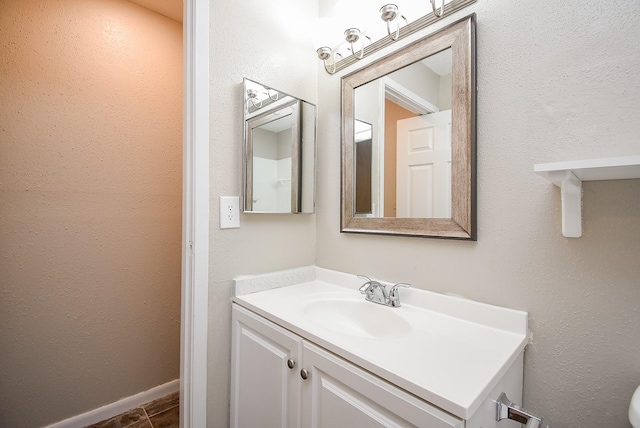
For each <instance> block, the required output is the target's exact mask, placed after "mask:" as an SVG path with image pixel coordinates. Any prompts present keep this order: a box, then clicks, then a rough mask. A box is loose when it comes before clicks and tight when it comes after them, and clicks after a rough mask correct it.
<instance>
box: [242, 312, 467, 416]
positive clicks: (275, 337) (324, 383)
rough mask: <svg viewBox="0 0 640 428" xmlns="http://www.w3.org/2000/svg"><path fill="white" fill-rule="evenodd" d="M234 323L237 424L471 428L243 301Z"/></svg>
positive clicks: (399, 362) (400, 362)
mask: <svg viewBox="0 0 640 428" xmlns="http://www.w3.org/2000/svg"><path fill="white" fill-rule="evenodd" d="M232 322H233V330H232V363H231V366H232V377H231V426H232V427H236V428H252V427H291V428H295V427H317V428H320V427H327V428H329V427H331V428H341V427H344V428H355V427H411V426H416V427H428V428H452V427H457V428H463V427H464V426H465V424H464V421H463V420H461V419H459V418H457V417H454V416H452V415H450V414H449V413H446V412H444V411H442V410H440V409H438V408H437V407H434V406H432V405H431V404H429V403H427V402H426V401H424V400H421V399H419V398H417V397H415V396H414V395H411V394H409V393H407V392H406V391H404V390H402V389H400V388H398V387H396V386H394V385H393V384H391V383H389V382H387V381H385V380H383V379H381V378H379V377H377V376H375V375H373V374H371V373H369V372H368V371H366V370H363V369H361V368H359V367H358V366H356V365H354V364H352V363H350V362H348V361H346V360H345V359H343V358H341V357H338V356H336V355H335V354H332V353H330V352H328V351H327V350H325V349H323V348H321V347H319V346H317V345H315V344H313V343H312V342H310V341H307V340H305V339H303V338H301V337H300V336H298V335H296V334H293V333H291V332H290V331H288V330H286V329H284V328H282V327H280V326H278V325H276V324H274V323H273V322H271V321H268V320H266V319H265V318H263V317H261V316H259V315H257V314H255V313H253V312H251V311H249V310H247V309H245V308H242V307H240V306H239V305H237V304H233V311H232ZM397 363H398V364H402V361H398V362H397ZM303 377H305V378H306V379H303Z"/></svg>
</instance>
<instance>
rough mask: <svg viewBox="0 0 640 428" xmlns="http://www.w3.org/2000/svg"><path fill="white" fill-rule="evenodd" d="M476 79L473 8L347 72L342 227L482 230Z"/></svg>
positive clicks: (407, 231)
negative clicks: (477, 177)
mask: <svg viewBox="0 0 640 428" xmlns="http://www.w3.org/2000/svg"><path fill="white" fill-rule="evenodd" d="M475 88H476V73H475V15H471V16H468V17H466V18H464V19H462V20H460V21H458V22H455V23H454V24H451V25H449V26H448V27H446V28H444V29H442V30H440V31H438V32H437V33H435V34H432V35H429V36H427V37H424V38H422V39H420V40H418V41H416V42H414V43H412V44H411V45H409V46H407V47H405V48H403V49H401V50H399V51H397V52H395V53H393V54H391V55H389V56H387V57H385V58H382V59H380V60H377V61H375V62H373V63H372V64H370V65H368V66H366V67H365V68H363V69H360V70H357V71H355V72H353V73H351V74H349V75H347V76H344V77H343V78H342V208H341V231H342V232H354V233H375V234H390V235H408V236H423V237H434V238H454V239H468V240H475V239H476V181H475V166H476V89H475Z"/></svg>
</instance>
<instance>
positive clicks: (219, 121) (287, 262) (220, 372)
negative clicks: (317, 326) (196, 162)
mask: <svg viewBox="0 0 640 428" xmlns="http://www.w3.org/2000/svg"><path fill="white" fill-rule="evenodd" d="M220 10H223V11H224V13H220ZM317 16H318V4H317V0H280V1H276V2H265V1H263V0H246V1H242V2H232V3H230V2H226V1H222V0H213V1H212V3H211V72H210V75H211V131H212V132H211V164H210V165H211V169H210V171H211V228H210V231H211V232H210V240H211V241H210V242H211V244H210V247H211V248H210V265H209V266H210V291H209V330H208V331H209V340H208V353H209V364H208V392H207V393H208V395H207V401H208V403H209V407H208V415H207V425H208V426H210V427H224V426H228V425H229V377H230V341H231V339H230V337H231V304H230V298H231V292H232V290H231V287H232V283H231V279H232V278H234V277H236V276H239V275H249V274H255V273H262V272H269V271H273V270H279V269H288V268H293V267H298V266H307V265H311V264H313V263H314V262H315V236H316V224H315V216H314V215H291V214H241V216H240V228H239V229H224V230H221V229H219V197H220V196H231V195H241V190H242V128H243V110H242V109H243V101H242V100H243V94H242V78H243V77H247V78H249V79H252V80H255V81H257V82H260V83H263V84H265V85H267V86H269V87H273V88H277V89H279V90H282V91H284V92H286V93H288V94H291V95H293V96H295V97H297V98H301V99H304V100H307V101H310V102H312V103H315V101H316V99H317V76H318V69H317V65H318V64H317V63H318V61H317V57H316V55H315V51H314V49H313V46H312V43H311V39H310V38H309V37H306V36H305V34H306V33H307V30H308V29H309V25H310V24H311V23H313V22H315V18H316V17H317ZM319 144H322V142H319Z"/></svg>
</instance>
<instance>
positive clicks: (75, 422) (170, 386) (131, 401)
mask: <svg viewBox="0 0 640 428" xmlns="http://www.w3.org/2000/svg"><path fill="white" fill-rule="evenodd" d="M179 390H180V379H175V380H172V381H171V382H167V383H165V384H163V385H159V386H156V387H154V388H151V389H149V390H147V391H143V392H140V393H138V394H136V395H132V396H131V397H126V398H122V399H120V400H118V401H116V402H114V403H111V404H107V405H106V406H102V407H99V408H97V409H94V410H91V411H89V412H87V413H83V414H81V415H77V416H74V417H72V418H69V419H65V420H63V421H60V422H56V423H55V424H53V425H48V426H47V427H45V428H77V427H84V426H87V425H91V424H95V423H97V422H100V421H104V420H105V419H109V418H112V417H114V416H118V415H119V414H121V413H124V412H127V411H129V410H131V409H135V408H136V407H140V406H141V405H143V404H145V403H148V402H149V401H153V400H156V399H158V398H161V397H164V396H165V395H168V394H171V393H173V392H176V391H179Z"/></svg>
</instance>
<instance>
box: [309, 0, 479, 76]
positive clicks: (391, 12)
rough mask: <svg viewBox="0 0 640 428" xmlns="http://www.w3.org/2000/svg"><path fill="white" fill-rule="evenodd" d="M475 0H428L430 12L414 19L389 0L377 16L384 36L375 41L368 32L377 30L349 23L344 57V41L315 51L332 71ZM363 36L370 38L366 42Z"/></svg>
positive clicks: (384, 46)
mask: <svg viewBox="0 0 640 428" xmlns="http://www.w3.org/2000/svg"><path fill="white" fill-rule="evenodd" d="M476 1H477V0H450V1H449V0H440V2H441V3H440V7H437V6H436V0H429V3H431V10H432V12H429V13H427V14H426V15H424V16H422V17H419V18H417V19H415V20H413V22H409V19H407V17H406V16H405V15H404V14H402V13H401V11H400V10H399V9H398V6H397V5H395V4H393V3H388V4H386V5H384V6H382V7H381V8H380V11H379V13H380V19H382V20H383V21H384V22H385V23H386V25H387V35H386V36H383V37H382V38H380V39H379V40H376V41H374V40H372V39H371V37H370V36H369V35H367V34H370V35H373V34H374V33H377V34H379V33H378V32H376V31H369V30H366V31H361V30H359V29H358V28H355V27H350V28H349V29H347V30H346V31H345V32H344V35H345V41H346V43H347V44H348V45H350V48H347V50H349V51H351V53H352V55H345V56H344V57H343V56H342V54H341V53H340V50H341V48H342V49H344V43H343V44H341V45H339V46H337V47H333V48H331V47H329V46H326V45H325V46H322V47H321V48H319V49H318V50H317V51H316V53H317V55H318V58H319V59H320V60H321V61H323V62H324V69H325V70H326V71H327V73H329V74H335V73H336V72H338V71H340V70H342V69H343V68H345V67H347V66H349V65H352V64H354V63H355V62H357V61H358V60H360V59H362V58H364V57H366V56H367V55H371V54H373V53H375V52H378V51H379V50H381V49H383V48H386V47H387V46H389V45H391V44H392V43H394V42H396V41H397V40H401V39H404V38H405V37H407V36H410V35H411V34H414V33H416V32H418V31H420V30H422V29H424V28H426V27H428V26H429V25H431V24H433V23H435V22H436V21H437V20H439V19H440V18H442V17H446V16H449V15H451V14H453V13H455V12H458V11H459V10H462V9H464V8H465V7H467V6H469V5H471V4H473V3H475V2H476ZM399 19H402V20H404V21H405V23H404V25H400V21H399ZM394 21H395V30H392V23H393V22H394ZM343 28H344V27H343ZM376 37H377V36H376ZM365 39H368V40H369V42H368V43H367V45H366V46H365ZM358 42H360V43H362V44H361V45H360V46H358V47H356V46H357V45H356V44H357V43H358ZM323 43H326V42H323ZM316 46H320V44H317V45H316ZM343 52H344V50H343ZM338 56H339V57H340V59H339V60H338V58H337V57H338ZM329 60H331V62H329Z"/></svg>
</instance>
